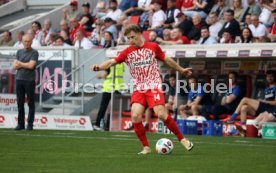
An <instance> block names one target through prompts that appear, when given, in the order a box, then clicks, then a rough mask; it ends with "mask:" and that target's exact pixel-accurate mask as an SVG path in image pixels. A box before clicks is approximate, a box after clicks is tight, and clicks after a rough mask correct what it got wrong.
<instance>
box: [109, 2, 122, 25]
mask: <svg viewBox="0 0 276 173" xmlns="http://www.w3.org/2000/svg"><path fill="white" fill-rule="evenodd" d="M122 13H123V12H122V10H121V9H119V8H118V3H117V0H110V2H109V10H108V12H107V14H106V16H105V17H106V18H108V17H109V18H111V19H112V20H114V21H117V20H119V17H120V16H121V15H122Z"/></svg>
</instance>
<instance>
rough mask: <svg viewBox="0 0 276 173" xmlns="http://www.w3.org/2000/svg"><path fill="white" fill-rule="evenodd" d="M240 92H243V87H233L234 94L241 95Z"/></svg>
mask: <svg viewBox="0 0 276 173" xmlns="http://www.w3.org/2000/svg"><path fill="white" fill-rule="evenodd" d="M240 92H241V88H240V86H238V85H237V86H236V87H235V88H234V89H233V94H234V95H235V96H237V97H238V96H239V95H240Z"/></svg>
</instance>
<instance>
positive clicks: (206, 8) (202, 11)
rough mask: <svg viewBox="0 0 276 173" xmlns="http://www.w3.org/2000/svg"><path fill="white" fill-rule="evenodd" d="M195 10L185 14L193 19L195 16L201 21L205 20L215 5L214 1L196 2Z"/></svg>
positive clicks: (198, 0) (203, 0) (197, 0)
mask: <svg viewBox="0 0 276 173" xmlns="http://www.w3.org/2000/svg"><path fill="white" fill-rule="evenodd" d="M193 4H194V5H195V10H189V11H184V14H185V15H186V16H188V18H189V19H191V18H192V17H193V16H194V15H199V16H200V18H201V19H205V18H206V17H207V15H208V14H209V12H210V11H211V8H212V7H213V5H214V1H213V0H194V1H193Z"/></svg>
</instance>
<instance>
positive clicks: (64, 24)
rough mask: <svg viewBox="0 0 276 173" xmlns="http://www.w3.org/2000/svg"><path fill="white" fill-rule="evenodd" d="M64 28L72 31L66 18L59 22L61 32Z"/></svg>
mask: <svg viewBox="0 0 276 173" xmlns="http://www.w3.org/2000/svg"><path fill="white" fill-rule="evenodd" d="M62 30H64V31H68V32H69V31H70V27H69V26H68V23H67V21H66V20H64V19H62V20H61V21H60V23H59V31H60V32H61V31H62Z"/></svg>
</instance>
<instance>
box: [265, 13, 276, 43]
mask: <svg viewBox="0 0 276 173" xmlns="http://www.w3.org/2000/svg"><path fill="white" fill-rule="evenodd" d="M272 17H273V19H274V24H273V26H272V29H271V32H270V34H268V36H267V37H268V38H269V39H270V41H271V42H276V9H274V10H273V11H272Z"/></svg>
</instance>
